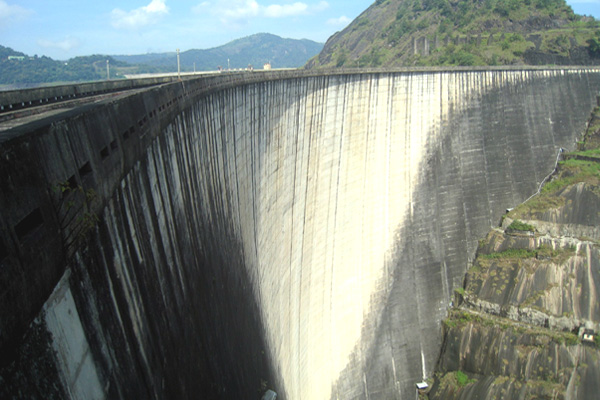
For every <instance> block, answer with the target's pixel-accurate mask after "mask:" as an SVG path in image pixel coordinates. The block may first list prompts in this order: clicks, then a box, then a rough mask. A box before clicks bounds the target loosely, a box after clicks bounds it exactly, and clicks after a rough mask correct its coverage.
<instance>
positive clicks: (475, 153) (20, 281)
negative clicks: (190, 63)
mask: <svg viewBox="0 0 600 400" xmlns="http://www.w3.org/2000/svg"><path fill="white" fill-rule="evenodd" d="M103 90H104V89H103ZM106 90H110V88H108V89H106ZM599 90H600V70H598V69H594V68H545V69H542V68H496V69H453V70H439V69H415V70H397V71H353V72H344V71H337V72H331V71H330V72H322V71H321V72H314V71H309V72H303V71H286V72H271V73H269V72H264V73H262V72H261V73H259V72H253V73H244V74H226V75H222V76H214V77H203V78H199V79H189V80H184V81H180V82H173V83H163V84H160V85H157V86H153V87H149V88H147V89H145V90H138V91H135V92H132V93H131V94H129V95H128V94H123V95H120V96H116V97H114V98H111V99H107V100H104V101H102V102H99V103H90V104H87V105H85V106H82V107H79V108H75V109H73V110H69V111H65V112H63V113H59V114H54V115H52V116H49V117H47V118H45V117H43V116H41V117H40V118H39V119H37V120H35V121H34V122H31V123H29V124H25V125H22V126H18V127H15V128H12V129H10V130H7V131H4V132H0V282H1V285H0V288H1V290H2V292H1V293H0V295H1V296H2V302H0V397H1V398H31V399H35V398H46V399H52V398H55V399H62V398H71V399H130V398H147V399H167V398H178V399H180V398H198V397H202V398H225V399H228V398H232V399H239V398H244V399H246V398H248V399H251V398H256V399H259V398H261V396H262V395H263V394H264V393H265V392H266V391H267V390H268V389H272V390H274V391H275V392H277V394H278V399H294V400H295V399H311V400H312V399H405V398H410V396H414V393H415V386H414V385H415V383H416V382H421V381H422V380H423V379H424V378H428V377H429V376H430V374H431V373H432V372H433V369H434V367H435V363H436V360H437V357H438V355H439V351H440V341H441V329H440V321H441V320H442V319H443V318H444V317H445V316H446V313H447V307H448V305H449V302H450V300H451V297H452V290H453V288H455V287H458V286H460V285H461V284H462V279H463V276H464V272H465V270H466V268H467V266H468V265H469V263H470V261H471V260H472V258H473V257H474V254H475V250H476V248H477V241H478V239H480V238H481V237H482V236H483V235H484V234H485V233H486V232H487V231H488V230H489V228H490V226H494V225H497V223H498V221H499V218H500V216H501V215H502V214H503V213H504V211H505V210H506V209H507V208H510V207H514V206H515V205H517V204H519V203H520V202H522V201H523V200H525V199H526V198H528V197H529V196H530V195H531V194H532V193H534V192H535V191H536V190H537V188H538V185H539V184H540V183H541V182H542V180H544V178H545V177H546V176H547V175H548V174H549V173H550V171H551V170H552V168H553V166H554V163H555V160H556V155H557V153H558V151H559V149H560V148H567V149H568V148H573V147H574V145H575V142H576V140H577V138H578V137H579V135H580V134H581V133H582V132H583V129H584V128H585V124H586V122H587V119H588V116H589V113H590V111H591V109H592V108H593V106H594V105H595V101H596V95H597V93H598V91H599ZM1 99H2V97H1V96H0V100H1ZM19 101H20V102H21V103H22V104H24V103H25V102H26V100H23V101H21V100H19ZM0 103H2V101H0ZM11 104H12V103H11ZM2 105H4V103H2Z"/></svg>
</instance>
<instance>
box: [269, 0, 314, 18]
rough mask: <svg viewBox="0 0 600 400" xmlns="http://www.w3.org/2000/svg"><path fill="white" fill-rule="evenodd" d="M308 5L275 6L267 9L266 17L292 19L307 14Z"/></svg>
mask: <svg viewBox="0 0 600 400" xmlns="http://www.w3.org/2000/svg"><path fill="white" fill-rule="evenodd" d="M307 10H308V5H307V4H306V3H294V4H285V5H279V4H273V5H270V6H268V7H266V8H265V10H264V11H265V16H266V17H270V18H282V17H290V16H293V15H302V14H306V12H307Z"/></svg>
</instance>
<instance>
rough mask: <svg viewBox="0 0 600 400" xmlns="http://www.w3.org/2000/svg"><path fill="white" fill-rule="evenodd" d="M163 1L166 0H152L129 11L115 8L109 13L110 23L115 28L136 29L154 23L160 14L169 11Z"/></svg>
mask: <svg viewBox="0 0 600 400" xmlns="http://www.w3.org/2000/svg"><path fill="white" fill-rule="evenodd" d="M165 2H166V0H152V1H151V2H150V4H148V5H147V6H144V7H140V8H136V9H135V10H131V11H123V10H121V9H120V8H115V9H114V10H112V13H111V18H112V25H113V26H114V27H115V28H117V29H121V28H124V29H136V28H139V27H142V26H145V25H149V24H152V23H155V22H156V21H157V20H158V19H159V18H160V17H161V16H163V15H165V14H168V13H169V7H167V5H166V4H165Z"/></svg>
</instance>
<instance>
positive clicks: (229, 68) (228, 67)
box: [227, 58, 231, 71]
mask: <svg viewBox="0 0 600 400" xmlns="http://www.w3.org/2000/svg"><path fill="white" fill-rule="evenodd" d="M227 71H231V67H230V66H229V58H228V59H227Z"/></svg>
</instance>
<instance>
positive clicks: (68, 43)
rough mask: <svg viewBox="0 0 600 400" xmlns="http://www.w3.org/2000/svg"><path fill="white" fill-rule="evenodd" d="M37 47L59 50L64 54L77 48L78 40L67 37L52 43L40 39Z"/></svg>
mask: <svg viewBox="0 0 600 400" xmlns="http://www.w3.org/2000/svg"><path fill="white" fill-rule="evenodd" d="M37 43H38V45H40V46H41V47H43V48H46V49H59V50H63V51H65V52H68V51H69V50H72V49H75V48H77V47H79V44H80V42H79V40H77V39H75V38H71V37H67V38H66V39H65V40H61V41H52V40H48V39H40V40H38V42H37Z"/></svg>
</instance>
